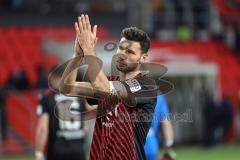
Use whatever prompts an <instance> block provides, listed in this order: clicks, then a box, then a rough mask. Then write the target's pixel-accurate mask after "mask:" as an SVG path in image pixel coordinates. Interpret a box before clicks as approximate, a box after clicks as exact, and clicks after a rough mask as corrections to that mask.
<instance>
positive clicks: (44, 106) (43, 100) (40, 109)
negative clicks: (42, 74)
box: [37, 94, 49, 116]
mask: <svg viewBox="0 0 240 160" xmlns="http://www.w3.org/2000/svg"><path fill="white" fill-rule="evenodd" d="M44 113H49V111H48V100H47V97H46V96H44V95H42V94H40V95H39V102H38V106H37V116H42V115H43V114H44Z"/></svg>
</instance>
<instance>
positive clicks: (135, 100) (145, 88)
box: [122, 75, 158, 105]
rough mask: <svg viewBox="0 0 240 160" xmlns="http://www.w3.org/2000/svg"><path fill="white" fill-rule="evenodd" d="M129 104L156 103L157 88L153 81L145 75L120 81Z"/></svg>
mask: <svg viewBox="0 0 240 160" xmlns="http://www.w3.org/2000/svg"><path fill="white" fill-rule="evenodd" d="M122 83H123V85H124V86H125V88H126V90H127V93H128V96H129V99H130V102H131V104H134V105H136V104H144V103H153V102H155V101H156V97H157V90H158V87H157V85H156V83H155V81H154V80H153V79H152V78H150V77H148V76H147V75H143V76H137V77H136V78H131V79H129V80H126V81H122Z"/></svg>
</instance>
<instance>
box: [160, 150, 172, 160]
mask: <svg viewBox="0 0 240 160" xmlns="http://www.w3.org/2000/svg"><path fill="white" fill-rule="evenodd" d="M175 159H176V152H175V151H174V150H173V149H172V148H167V149H166V150H165V152H164V154H163V157H162V158H161V160H175Z"/></svg>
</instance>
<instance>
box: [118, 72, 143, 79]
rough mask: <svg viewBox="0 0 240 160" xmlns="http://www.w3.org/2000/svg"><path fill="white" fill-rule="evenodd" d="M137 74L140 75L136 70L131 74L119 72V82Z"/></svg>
mask: <svg viewBox="0 0 240 160" xmlns="http://www.w3.org/2000/svg"><path fill="white" fill-rule="evenodd" d="M139 73H140V70H136V71H132V72H128V73H123V72H120V80H121V81H125V80H128V79H130V78H133V77H135V76H137V75H138V74H139Z"/></svg>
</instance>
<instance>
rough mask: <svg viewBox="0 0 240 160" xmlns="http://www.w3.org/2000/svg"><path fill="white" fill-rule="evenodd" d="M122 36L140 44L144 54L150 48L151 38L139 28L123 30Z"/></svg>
mask: <svg viewBox="0 0 240 160" xmlns="http://www.w3.org/2000/svg"><path fill="white" fill-rule="evenodd" d="M121 36H122V37H124V38H126V39H127V40H130V41H137V42H139V43H140V46H141V50H142V52H143V53H147V52H148V49H149V48H150V38H149V36H148V34H147V33H146V32H144V31H143V30H141V29H139V28H137V27H128V28H124V29H123V30H122V33H121Z"/></svg>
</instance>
